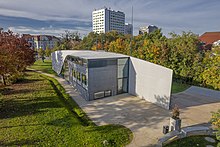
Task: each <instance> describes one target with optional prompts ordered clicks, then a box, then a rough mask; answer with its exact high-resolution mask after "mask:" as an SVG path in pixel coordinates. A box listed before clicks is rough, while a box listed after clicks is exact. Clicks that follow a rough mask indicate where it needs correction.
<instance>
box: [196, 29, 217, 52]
mask: <svg viewBox="0 0 220 147" xmlns="http://www.w3.org/2000/svg"><path fill="white" fill-rule="evenodd" d="M199 40H200V41H201V42H202V43H203V46H204V49H206V50H211V48H212V45H213V44H218V42H217V41H218V40H220V32H205V33H204V34H202V35H201V36H200V37H199Z"/></svg>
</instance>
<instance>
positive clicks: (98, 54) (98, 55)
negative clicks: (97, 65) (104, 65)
mask: <svg viewBox="0 0 220 147" xmlns="http://www.w3.org/2000/svg"><path fill="white" fill-rule="evenodd" d="M70 55H72V56H75V57H79V58H83V59H107V58H124V57H129V56H127V55H123V54H118V53H112V52H105V51H90V50H77V51H73V52H71V54H70Z"/></svg>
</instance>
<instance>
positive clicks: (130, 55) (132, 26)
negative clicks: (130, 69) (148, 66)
mask: <svg viewBox="0 0 220 147" xmlns="http://www.w3.org/2000/svg"><path fill="white" fill-rule="evenodd" d="M131 27H132V32H131V39H130V56H131V55H132V39H133V6H132V7H131Z"/></svg>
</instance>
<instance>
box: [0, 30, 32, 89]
mask: <svg viewBox="0 0 220 147" xmlns="http://www.w3.org/2000/svg"><path fill="white" fill-rule="evenodd" d="M34 61H35V59H34V50H32V49H30V46H29V44H28V43H27V41H26V40H25V39H24V38H22V37H21V36H19V35H18V34H14V33H13V32H12V31H10V30H9V31H7V32H4V31H3V30H0V75H1V77H2V81H3V84H4V85H6V80H7V78H8V77H11V76H13V75H16V74H18V73H21V72H23V71H24V70H25V68H26V67H27V66H29V65H31V64H33V63H34Z"/></svg>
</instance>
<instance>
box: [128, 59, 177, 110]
mask: <svg viewBox="0 0 220 147" xmlns="http://www.w3.org/2000/svg"><path fill="white" fill-rule="evenodd" d="M172 74H173V71H172V70H171V69H168V68H165V67H163V66H160V65H157V64H153V63H150V62H147V61H144V60H140V59H137V58H133V57H130V62H129V90H128V91H129V93H130V94H132V95H136V96H138V97H140V98H143V99H145V100H147V101H149V102H152V103H155V104H157V105H159V106H161V107H163V108H165V109H169V105H170V93H171V84H172Z"/></svg>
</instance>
